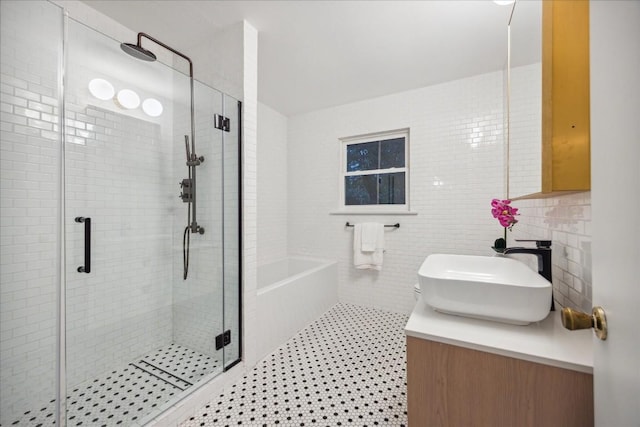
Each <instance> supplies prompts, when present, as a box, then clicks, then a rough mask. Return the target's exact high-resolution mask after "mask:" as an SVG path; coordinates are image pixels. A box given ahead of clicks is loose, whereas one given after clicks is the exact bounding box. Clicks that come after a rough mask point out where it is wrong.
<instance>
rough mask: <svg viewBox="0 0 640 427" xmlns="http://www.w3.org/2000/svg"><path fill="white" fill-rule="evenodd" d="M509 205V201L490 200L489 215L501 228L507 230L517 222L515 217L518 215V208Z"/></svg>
mask: <svg viewBox="0 0 640 427" xmlns="http://www.w3.org/2000/svg"><path fill="white" fill-rule="evenodd" d="M510 204H511V200H500V199H493V200H491V215H493V217H494V218H497V219H498V221H499V222H500V225H501V226H503V227H504V228H508V229H509V230H511V229H512V227H513V226H514V224H516V223H517V222H518V220H517V219H516V218H515V216H516V215H520V214H519V213H518V208H514V207H512V206H510Z"/></svg>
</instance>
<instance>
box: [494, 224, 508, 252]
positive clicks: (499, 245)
mask: <svg viewBox="0 0 640 427" xmlns="http://www.w3.org/2000/svg"><path fill="white" fill-rule="evenodd" d="M491 248H492V249H493V250H494V251H496V252H498V253H500V254H501V253H503V252H504V250H505V249H506V248H507V228H506V227H505V228H504V238H502V237H500V238H499V239H496V240H495V242H493V246H492V247H491Z"/></svg>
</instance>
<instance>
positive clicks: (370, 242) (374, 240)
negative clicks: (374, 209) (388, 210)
mask: <svg viewBox="0 0 640 427" xmlns="http://www.w3.org/2000/svg"><path fill="white" fill-rule="evenodd" d="M381 225H382V224H378V223H377V222H365V223H363V224H362V232H361V237H360V239H361V242H360V250H361V251H362V252H375V251H376V247H377V245H378V238H379V236H378V232H379V230H380V227H381Z"/></svg>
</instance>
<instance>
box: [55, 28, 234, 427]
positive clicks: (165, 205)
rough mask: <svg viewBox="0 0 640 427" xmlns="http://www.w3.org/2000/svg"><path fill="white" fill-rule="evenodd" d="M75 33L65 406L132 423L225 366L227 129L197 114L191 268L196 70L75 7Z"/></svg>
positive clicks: (78, 415) (70, 48)
mask: <svg viewBox="0 0 640 427" xmlns="http://www.w3.org/2000/svg"><path fill="white" fill-rule="evenodd" d="M68 34H69V36H68V43H67V52H68V53H67V64H66V70H67V71H66V87H65V130H64V132H65V155H64V157H65V229H66V231H65V245H66V248H65V249H66V287H65V293H66V295H65V298H66V313H65V314H66V321H65V323H66V329H65V332H66V336H65V340H66V372H65V377H66V378H65V381H66V395H67V399H66V415H67V417H66V418H67V422H68V424H69V425H78V424H79V423H81V422H82V425H99V424H107V425H114V424H116V423H117V422H118V421H120V422H121V423H122V424H124V425H129V424H131V423H133V422H144V420H145V419H148V418H149V417H151V416H153V415H154V414H157V413H159V412H160V411H161V410H163V409H164V408H166V407H167V406H168V405H171V404H173V403H175V402H176V401H177V400H178V399H180V398H181V397H183V396H184V395H185V394H186V393H188V392H189V389H190V388H192V386H194V385H195V384H197V383H198V382H201V381H204V380H206V379H208V378H210V377H212V376H214V375H216V374H217V373H219V372H220V371H221V370H222V369H223V366H222V355H221V352H220V351H216V350H215V336H216V335H217V334H219V333H220V329H221V327H220V325H222V315H223V290H222V279H223V278H222V262H221V260H222V257H221V256H218V254H217V253H216V251H217V250H221V249H220V248H222V245H223V242H222V233H221V231H220V228H221V227H222V219H221V218H222V203H221V195H220V190H218V189H216V187H217V186H218V185H219V184H218V183H219V181H220V180H219V179H217V177H218V175H219V174H220V173H221V172H220V168H219V167H217V166H216V148H215V147H216V146H220V143H219V141H218V143H216V138H217V139H218V140H220V139H221V137H220V136H219V134H217V133H209V134H207V135H206V137H203V138H199V135H200V134H202V132H203V131H202V130H201V126H200V125H199V123H198V119H197V120H196V127H197V130H196V142H197V154H198V155H199V156H204V157H205V161H204V162H203V163H202V165H200V166H198V168H197V175H198V183H199V185H198V187H197V189H196V191H197V194H198V205H197V209H198V223H199V224H200V225H201V226H203V227H204V229H205V233H204V234H203V235H199V234H192V235H191V236H190V247H189V272H188V277H187V279H186V280H184V278H183V264H184V256H185V253H186V252H185V251H183V242H184V241H183V237H184V234H183V233H184V228H185V226H186V224H187V204H186V203H184V202H183V200H181V198H180V197H179V194H180V191H181V189H180V186H179V183H180V182H181V181H182V179H184V178H186V177H187V166H186V154H185V145H184V142H185V135H189V136H190V133H191V127H190V89H189V78H188V77H186V76H185V75H183V74H181V73H179V72H177V71H175V70H173V69H172V68H170V67H167V66H165V65H163V64H162V63H160V62H153V63H149V62H143V61H140V60H137V59H135V58H132V57H130V56H128V55H126V54H125V53H124V52H122V51H121V49H120V45H119V43H120V42H119V41H115V40H112V39H110V38H108V37H106V36H105V35H103V34H100V33H98V32H96V31H94V30H92V29H90V28H88V27H86V26H84V25H82V24H79V23H77V22H75V21H73V20H70V21H69V28H68ZM133 93H135V94H137V95H134V94H133ZM216 97H217V98H216ZM150 99H153V100H155V101H149V100H150ZM216 99H217V100H216ZM196 100H198V97H196ZM208 102H209V105H205V104H202V103H198V104H197V108H196V112H197V113H202V112H206V111H208V109H211V110H213V109H215V105H214V104H215V103H216V102H217V103H221V95H220V94H219V93H217V94H216V93H213V92H210V93H209V98H208ZM150 105H153V106H155V109H152V108H149V106H150ZM158 105H161V106H162V107H161V108H158ZM198 117H199V114H197V115H196V118H198ZM200 139H202V140H200ZM217 157H218V158H219V157H220V156H219V155H218V156H217Z"/></svg>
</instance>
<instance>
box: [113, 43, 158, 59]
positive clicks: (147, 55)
mask: <svg viewBox="0 0 640 427" xmlns="http://www.w3.org/2000/svg"><path fill="white" fill-rule="evenodd" d="M120 48H121V49H122V50H123V51H125V52H126V53H128V54H129V55H131V56H133V57H134V58H136V59H141V60H143V61H149V62H153V61H155V60H156V59H157V58H156V56H155V55H154V54H153V52H151V51H149V50H147V49H145V48H143V47H142V46H140V45H136V44H133V43H120Z"/></svg>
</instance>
